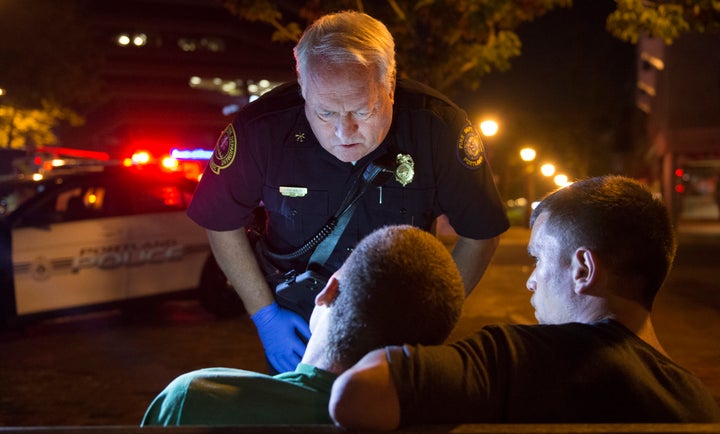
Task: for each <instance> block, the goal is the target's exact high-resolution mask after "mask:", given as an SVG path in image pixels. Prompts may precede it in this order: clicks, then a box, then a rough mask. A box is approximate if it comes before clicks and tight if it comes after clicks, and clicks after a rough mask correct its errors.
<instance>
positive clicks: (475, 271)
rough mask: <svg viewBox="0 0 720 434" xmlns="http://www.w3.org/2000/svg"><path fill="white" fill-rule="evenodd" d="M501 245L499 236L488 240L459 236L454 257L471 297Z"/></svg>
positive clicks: (466, 290)
mask: <svg viewBox="0 0 720 434" xmlns="http://www.w3.org/2000/svg"><path fill="white" fill-rule="evenodd" d="M499 243H500V237H499V236H498V237H495V238H488V239H486V240H474V239H472V238H465V237H461V236H458V240H457V243H456V244H455V248H454V249H453V252H452V257H453V259H454V260H455V264H457V267H458V269H459V270H460V276H462V280H463V283H464V284H465V294H466V295H470V293H471V292H472V291H473V289H475V286H476V285H477V284H478V282H480V279H481V278H482V276H483V274H485V270H486V269H487V267H488V265H490V261H491V260H492V257H493V255H494V254H495V249H497V246H498V244H499Z"/></svg>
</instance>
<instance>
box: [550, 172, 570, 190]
mask: <svg viewBox="0 0 720 434" xmlns="http://www.w3.org/2000/svg"><path fill="white" fill-rule="evenodd" d="M553 181H555V185H557V186H558V187H566V186H568V185H570V184H571V182H570V181H568V177H567V175H564V174H562V173H561V174H558V175H556V176H555V178H553Z"/></svg>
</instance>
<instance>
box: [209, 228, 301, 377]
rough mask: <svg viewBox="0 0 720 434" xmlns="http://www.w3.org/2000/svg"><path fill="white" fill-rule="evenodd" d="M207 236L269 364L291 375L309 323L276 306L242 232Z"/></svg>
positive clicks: (243, 230)
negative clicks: (252, 325)
mask: <svg viewBox="0 0 720 434" xmlns="http://www.w3.org/2000/svg"><path fill="white" fill-rule="evenodd" d="M207 233H208V239H209V240H210V246H211V247H212V250H213V254H214V255H215V260H216V261H217V263H218V265H219V266H220V268H221V269H222V270H223V272H224V273H225V277H227V278H228V279H229V280H230V283H231V284H232V286H233V288H235V291H237V293H238V295H239V296H240V298H241V299H242V302H243V304H244V305H245V310H247V312H248V313H249V314H250V318H252V320H253V322H254V323H255V327H256V328H257V331H258V335H259V337H260V340H261V341H262V345H263V348H264V349H265V354H266V356H267V359H268V361H269V362H270V364H271V365H272V367H273V368H274V369H275V370H276V371H278V372H286V371H292V370H293V369H295V367H296V366H297V364H298V363H300V359H301V358H302V356H303V354H304V353H305V342H307V340H308V339H309V338H310V327H309V326H308V323H307V322H306V321H305V320H304V319H303V318H302V317H301V316H300V315H298V314H297V313H295V312H293V311H291V310H289V309H284V308H282V307H280V306H278V305H277V303H275V299H274V297H273V294H272V291H271V289H270V286H269V285H268V284H267V282H266V281H265V277H264V276H263V273H262V270H261V269H260V265H259V264H258V262H257V259H256V258H255V254H254V253H253V251H252V247H251V246H250V242H249V241H248V239H247V236H246V235H245V228H240V229H236V230H233V231H227V232H215V231H211V230H208V231H207Z"/></svg>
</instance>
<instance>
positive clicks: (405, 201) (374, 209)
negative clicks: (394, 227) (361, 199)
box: [365, 187, 439, 229]
mask: <svg viewBox="0 0 720 434" xmlns="http://www.w3.org/2000/svg"><path fill="white" fill-rule="evenodd" d="M366 195H367V197H366V198H365V199H366V202H365V204H366V209H367V210H368V214H369V216H368V220H369V221H370V222H371V226H374V227H379V226H382V225H388V224H408V225H413V226H417V227H419V228H422V229H430V227H431V225H432V223H433V221H434V220H435V217H437V215H438V214H439V213H438V212H437V210H436V209H435V208H436V207H435V204H436V202H437V201H436V200H435V197H436V195H437V190H436V189H434V188H428V189H409V188H404V187H403V188H392V187H382V188H372V189H370V190H369V191H368V192H367V193H366Z"/></svg>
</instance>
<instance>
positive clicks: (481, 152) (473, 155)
mask: <svg viewBox="0 0 720 434" xmlns="http://www.w3.org/2000/svg"><path fill="white" fill-rule="evenodd" d="M457 150H458V158H459V159H460V162H462V163H463V164H464V165H465V166H466V167H468V168H470V169H477V168H478V167H480V166H481V165H482V163H483V160H485V149H484V148H483V143H482V140H480V136H479V135H478V133H477V132H476V131H475V128H473V126H472V125H470V124H469V123H468V124H467V125H466V126H465V128H463V130H462V132H461V133H460V137H459V138H458V144H457Z"/></svg>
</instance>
